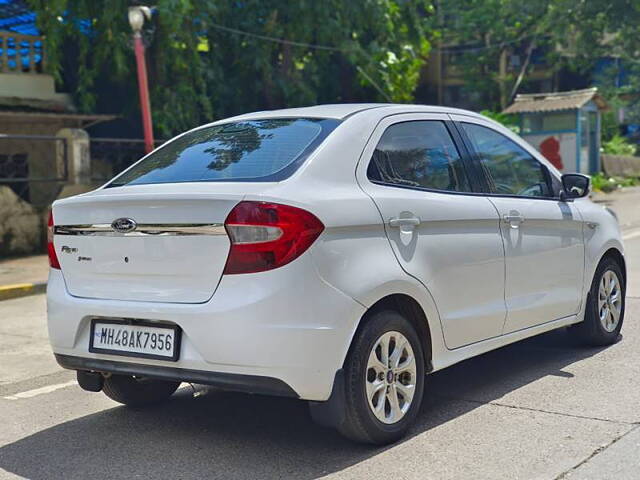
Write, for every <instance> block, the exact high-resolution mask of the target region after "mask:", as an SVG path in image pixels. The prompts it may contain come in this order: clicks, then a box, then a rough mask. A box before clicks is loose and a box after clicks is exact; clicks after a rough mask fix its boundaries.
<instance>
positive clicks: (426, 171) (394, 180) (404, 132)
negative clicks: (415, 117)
mask: <svg viewBox="0 0 640 480" xmlns="http://www.w3.org/2000/svg"><path fill="white" fill-rule="evenodd" d="M367 176H368V177H369V179H370V180H371V181H373V182H378V183H384V184H387V185H398V186H408V187H416V188H425V189H429V190H444V191H454V192H469V191H471V189H470V188H469V181H468V179H467V176H466V174H465V171H464V165H463V163H462V159H461V157H460V154H459V153H458V150H457V149H456V146H455V144H454V143H453V140H452V139H451V136H450V135H449V132H448V130H447V127H446V126H445V124H444V123H443V122H440V121H412V122H403V123H397V124H395V125H391V126H390V127H389V128H387V129H386V130H385V132H384V134H383V135H382V138H380V141H379V142H378V145H377V146H376V149H375V151H374V152H373V157H372V158H371V161H370V163H369V168H368V169H367Z"/></svg>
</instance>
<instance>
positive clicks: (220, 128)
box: [108, 118, 339, 187]
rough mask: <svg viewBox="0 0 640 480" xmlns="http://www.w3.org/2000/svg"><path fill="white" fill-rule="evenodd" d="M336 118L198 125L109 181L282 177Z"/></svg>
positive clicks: (295, 166)
mask: <svg viewBox="0 0 640 480" xmlns="http://www.w3.org/2000/svg"><path fill="white" fill-rule="evenodd" d="M338 124H339V122H338V121H337V120H333V119H311V118H274V119H264V120H247V121H241V122H231V123H225V124H221V125H215V126H211V127H205V128H201V129H198V130H195V131H193V132H189V133H186V134H185V135H182V136H181V137H179V138H176V139H175V140H172V141H170V142H168V143H167V144H165V145H163V146H162V147H161V148H159V149H158V150H157V151H155V152H153V153H151V155H149V156H148V157H147V158H145V159H144V160H142V161H141V162H139V163H137V164H136V165H134V166H133V167H132V168H131V169H129V170H128V171H126V172H124V173H122V174H121V175H119V176H117V177H116V178H115V179H114V180H113V181H112V182H111V183H110V184H109V185H108V186H109V187H116V186H122V185H140V184H149V183H176V182H216V181H217V182H224V181H227V182H239V181H246V182H260V181H263V182H272V181H279V180H283V179H285V178H287V177H289V176H290V175H291V174H292V173H293V172H295V171H296V170H297V169H298V167H299V166H300V165H301V164H302V163H303V162H304V161H305V159H306V158H307V157H308V156H309V155H310V154H311V152H313V150H315V148H316V147H317V146H318V145H319V144H320V143H321V142H322V141H323V140H324V139H325V138H326V137H327V135H329V133H331V132H332V131H333V130H334V129H335V128H336V126H337V125H338Z"/></svg>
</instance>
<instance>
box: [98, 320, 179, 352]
mask: <svg viewBox="0 0 640 480" xmlns="http://www.w3.org/2000/svg"><path fill="white" fill-rule="evenodd" d="M89 351H90V352H93V353H108V354H110V355H125V356H128V357H143V358H154V359H157V360H170V361H172V362H175V361H176V360H178V354H179V352H180V329H179V328H178V327H177V326H175V325H163V324H157V323H151V322H140V321H126V320H100V319H96V318H94V319H93V320H92V321H91V337H90V340H89Z"/></svg>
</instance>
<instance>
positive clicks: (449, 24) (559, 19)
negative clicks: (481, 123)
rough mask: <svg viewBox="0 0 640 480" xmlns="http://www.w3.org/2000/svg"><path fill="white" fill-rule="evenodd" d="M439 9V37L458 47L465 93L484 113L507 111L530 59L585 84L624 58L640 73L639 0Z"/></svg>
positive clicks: (513, 2) (527, 74)
mask: <svg viewBox="0 0 640 480" xmlns="http://www.w3.org/2000/svg"><path fill="white" fill-rule="evenodd" d="M441 6H442V10H443V12H442V15H441V16H440V18H441V25H440V26H441V28H442V31H443V38H444V40H445V42H446V43H448V44H451V45H459V47H458V48H457V49H456V48H451V49H450V50H451V53H452V55H455V57H456V58H457V62H458V64H459V68H460V70H461V71H462V75H463V77H464V82H465V85H466V89H467V91H469V92H476V93H479V95H480V97H481V101H480V103H482V104H483V105H484V106H485V107H488V108H496V109H501V108H504V107H505V106H506V105H507V104H508V103H509V102H510V101H511V100H512V98H513V96H514V95H515V93H517V92H518V91H519V90H521V89H522V88H523V87H526V82H527V80H528V79H531V78H532V77H533V75H531V74H532V72H533V71H534V67H535V65H534V62H535V61H537V62H538V63H541V62H542V61H544V63H545V69H547V70H551V71H552V72H559V71H561V70H563V71H569V72H573V74H574V75H575V77H576V78H578V79H579V78H580V77H582V78H584V83H585V84H589V83H591V82H592V81H593V80H597V79H593V78H591V72H592V71H593V69H594V67H595V65H596V63H597V62H599V61H602V59H603V58H619V59H623V61H625V62H626V65H627V67H628V68H629V70H630V71H631V70H634V71H635V68H636V67H635V65H637V66H639V67H640V36H639V35H638V34H637V29H638V25H639V24H640V2H638V0H536V1H531V0H448V1H447V2H442V4H441ZM514 58H515V59H517V62H515V63H514V62H512V60H513V59H514ZM618 68H619V66H618ZM632 77H633V78H632ZM629 78H630V79H631V80H632V81H633V80H635V79H637V78H638V76H637V75H630V76H629ZM605 83H606V82H605ZM608 83H609V84H611V82H608ZM638 83H640V81H639V82H638ZM556 86H557V85H556ZM603 87H606V84H605V85H603ZM636 90H637V89H636Z"/></svg>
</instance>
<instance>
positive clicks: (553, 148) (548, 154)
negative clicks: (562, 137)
mask: <svg viewBox="0 0 640 480" xmlns="http://www.w3.org/2000/svg"><path fill="white" fill-rule="evenodd" d="M540 153H542V155H544V157H545V158H546V159H547V160H549V161H550V162H551V163H552V165H553V166H554V167H556V168H557V169H558V170H562V169H563V168H564V165H563V164H562V155H560V142H559V141H558V140H556V137H553V136H551V137H547V138H545V139H544V140H543V141H542V142H540Z"/></svg>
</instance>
